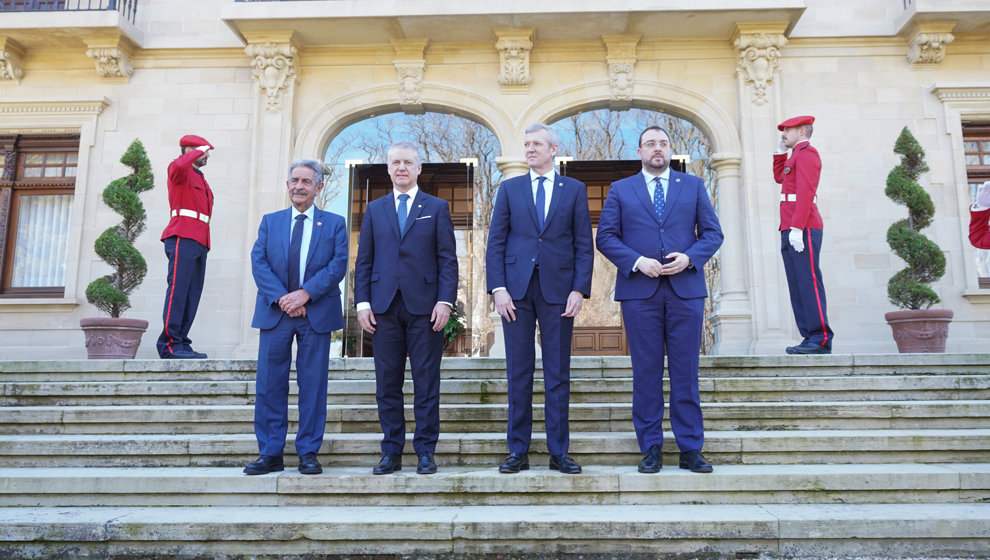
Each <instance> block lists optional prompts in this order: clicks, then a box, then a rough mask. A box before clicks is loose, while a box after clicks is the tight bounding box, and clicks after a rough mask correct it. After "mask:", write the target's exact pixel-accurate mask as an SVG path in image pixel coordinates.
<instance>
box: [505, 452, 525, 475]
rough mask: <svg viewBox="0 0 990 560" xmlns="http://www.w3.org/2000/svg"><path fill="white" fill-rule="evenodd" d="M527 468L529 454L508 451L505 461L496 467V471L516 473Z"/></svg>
mask: <svg viewBox="0 0 990 560" xmlns="http://www.w3.org/2000/svg"><path fill="white" fill-rule="evenodd" d="M528 470H529V455H527V454H525V453H509V456H508V457H506V458H505V462H504V463H502V466H500V467H499V468H498V472H500V473H504V474H512V473H517V472H519V471H528Z"/></svg>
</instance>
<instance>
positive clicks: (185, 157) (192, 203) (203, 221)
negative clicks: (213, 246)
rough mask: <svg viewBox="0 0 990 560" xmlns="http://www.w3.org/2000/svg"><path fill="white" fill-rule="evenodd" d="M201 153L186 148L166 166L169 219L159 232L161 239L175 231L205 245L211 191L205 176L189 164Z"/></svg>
mask: <svg viewBox="0 0 990 560" xmlns="http://www.w3.org/2000/svg"><path fill="white" fill-rule="evenodd" d="M202 155H203V152H201V151H199V150H189V151H188V152H186V153H184V154H182V155H181V156H179V157H178V158H176V159H175V161H173V162H172V163H170V164H169V166H168V205H169V209H170V214H171V216H172V219H171V220H169V222H168V225H167V226H165V231H163V232H162V240H165V239H167V238H169V237H172V236H173V235H177V236H179V237H185V238H187V239H192V240H195V241H198V242H199V243H201V244H203V245H204V246H206V248H207V249H209V248H210V224H209V220H210V218H211V217H212V216H213V191H211V190H210V185H208V184H207V183H206V177H203V174H202V173H200V171H199V170H198V169H196V168H195V167H194V166H193V162H194V161H196V160H197V159H199V158H200V157H202ZM180 210H182V211H184V212H182V213H180ZM194 213H195V215H190V214H194Z"/></svg>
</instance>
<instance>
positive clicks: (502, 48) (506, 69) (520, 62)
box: [495, 29, 533, 88]
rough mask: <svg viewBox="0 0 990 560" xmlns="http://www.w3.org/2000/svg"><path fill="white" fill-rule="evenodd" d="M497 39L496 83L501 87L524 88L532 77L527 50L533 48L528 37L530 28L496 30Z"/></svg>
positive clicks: (531, 32)
mask: <svg viewBox="0 0 990 560" xmlns="http://www.w3.org/2000/svg"><path fill="white" fill-rule="evenodd" d="M495 34H496V35H497V36H498V41H497V42H496V43H495V48H497V49H498V58H499V74H498V83H499V84H501V85H502V87H509V88H526V87H528V86H529V84H530V83H532V81H533V78H532V76H531V75H530V73H529V51H530V50H532V48H533V41H532V40H531V39H530V38H531V37H532V34H533V30H532V29H511V30H503V31H501V32H500V31H499V30H496V31H495Z"/></svg>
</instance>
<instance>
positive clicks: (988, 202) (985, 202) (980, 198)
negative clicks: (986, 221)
mask: <svg viewBox="0 0 990 560" xmlns="http://www.w3.org/2000/svg"><path fill="white" fill-rule="evenodd" d="M976 206H979V208H978V209H979V210H986V209H987V208H990V181H984V183H983V185H981V186H980V188H978V189H976ZM973 209H974V210H977V208H975V207H974V208H973Z"/></svg>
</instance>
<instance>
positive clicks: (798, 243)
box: [787, 227, 804, 253]
mask: <svg viewBox="0 0 990 560" xmlns="http://www.w3.org/2000/svg"><path fill="white" fill-rule="evenodd" d="M803 235H804V231H802V230H800V229H798V228H793V227H792V228H791V232H790V233H789V234H787V240H788V241H789V242H790V243H791V247H794V250H795V251H797V252H798V253H800V252H802V251H804V239H803V237H802V236H803Z"/></svg>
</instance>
